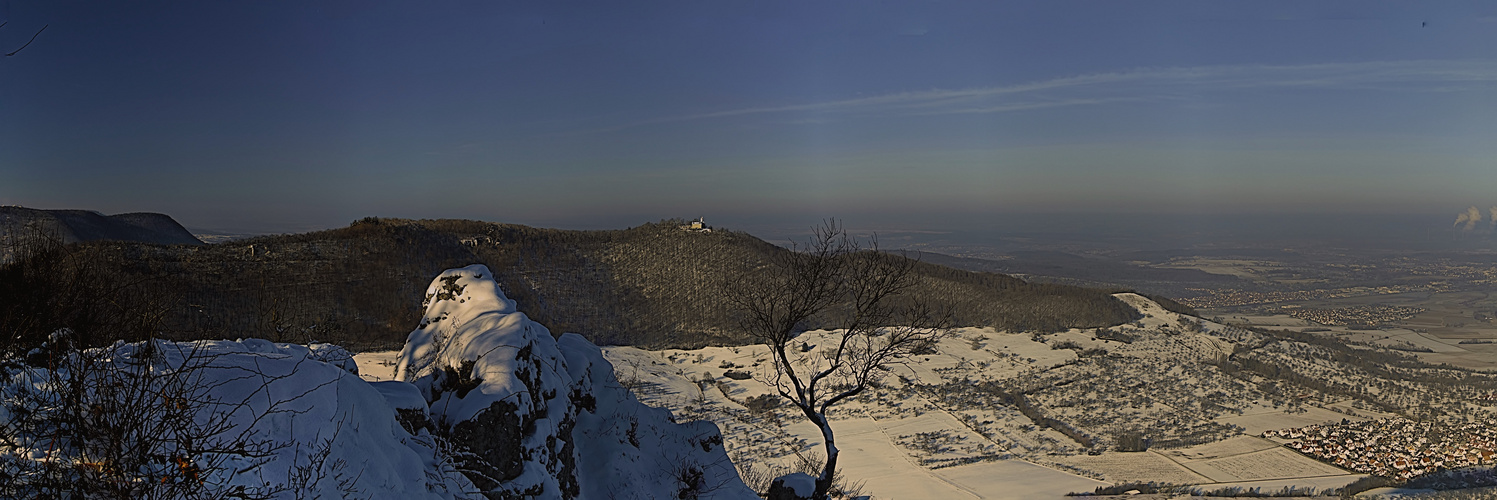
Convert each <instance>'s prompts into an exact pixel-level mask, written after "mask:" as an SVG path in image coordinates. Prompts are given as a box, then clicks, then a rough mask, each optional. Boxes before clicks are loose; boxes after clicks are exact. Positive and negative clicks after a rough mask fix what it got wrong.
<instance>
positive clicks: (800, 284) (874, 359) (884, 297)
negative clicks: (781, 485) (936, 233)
mask: <svg viewBox="0 0 1497 500" xmlns="http://www.w3.org/2000/svg"><path fill="white" fill-rule="evenodd" d="M915 264H916V261H915V260H913V259H910V258H907V257H905V256H903V255H890V254H887V253H881V252H879V251H878V240H877V238H872V239H870V240H869V242H868V247H867V248H864V247H863V246H862V244H861V243H860V242H859V241H858V240H857V239H855V238H853V237H850V236H848V234H847V231H846V230H845V229H843V228H842V227H841V226H840V225H839V224H838V223H837V221H835V220H828V221H827V222H826V223H824V224H823V225H822V226H820V227H817V228H815V231H814V234H813V236H812V237H811V238H810V240H809V241H808V242H807V243H806V244H805V245H804V246H801V245H800V244H796V245H795V246H794V247H793V248H792V249H791V251H790V252H782V253H780V254H779V255H778V261H777V262H774V263H773V264H772V265H770V266H767V267H765V268H763V269H760V270H759V272H760V273H761V274H762V275H761V276H756V277H752V278H749V277H745V279H742V280H739V281H737V282H735V283H734V284H731V285H730V286H729V288H730V290H732V293H731V294H730V297H731V298H730V300H731V302H732V304H733V305H734V306H735V308H736V309H737V311H738V313H739V314H740V322H739V325H740V328H742V330H743V331H744V332H745V333H746V334H748V335H749V336H751V337H752V338H754V339H755V340H757V341H758V342H760V343H763V344H764V345H765V346H767V347H769V350H770V352H771V357H772V358H773V360H774V363H773V368H774V374H773V380H772V381H771V384H772V385H773V386H774V387H775V388H776V389H777V390H778V392H779V394H780V396H781V397H783V398H785V399H786V400H789V401H790V403H791V404H793V405H795V407H796V408H798V409H799V410H800V412H801V413H802V414H804V415H805V416H806V419H807V420H809V421H810V422H811V423H813V424H816V426H817V427H818V428H820V429H821V436H822V439H823V441H824V442H825V446H826V461H825V463H824V464H822V465H823V466H822V468H821V473H820V476H819V477H818V478H817V479H816V491H815V494H814V498H818V499H820V498H826V497H827V492H828V491H829V490H830V489H831V487H832V483H833V479H834V476H835V473H836V469H837V455H838V449H837V445H836V440H835V438H834V436H833V434H832V427H831V423H830V422H829V421H828V420H827V411H828V410H829V409H831V408H832V407H833V406H836V405H837V404H838V403H841V402H843V401H846V400H847V399H848V398H852V397H854V396H857V395H858V394H860V393H862V392H863V391H864V390H866V389H867V388H868V387H869V385H870V384H872V383H874V382H877V380H878V379H879V377H880V375H881V373H882V372H883V369H884V368H886V366H887V365H888V364H890V363H893V362H896V361H897V360H899V359H901V358H904V357H906V356H909V355H911V354H914V353H917V352H921V351H924V350H928V349H931V348H932V347H934V344H935V342H936V341H937V340H939V339H940V338H941V337H942V336H944V335H946V334H947V332H948V331H949V329H948V328H947V325H946V323H947V320H946V318H947V317H948V315H946V314H938V313H937V312H936V311H933V310H931V309H930V308H929V307H928V306H927V305H926V304H925V303H924V302H923V301H921V300H918V298H912V297H906V296H904V293H905V292H907V291H909V290H910V288H911V287H913V286H914V285H915V283H916V276H915V274H914V272H913V271H914V268H915ZM812 321H818V322H819V323H820V324H822V325H826V326H831V327H833V328H836V329H837V330H836V333H835V334H834V335H833V338H834V339H835V343H836V345H830V346H822V347H821V349H819V350H815V349H811V348H810V346H808V345H805V343H804V342H803V343H802V344H801V345H800V346H799V348H795V347H793V346H792V342H793V341H794V340H795V339H796V337H797V336H799V335H800V334H801V333H802V332H804V331H805V330H806V329H807V328H808V326H809V325H810V323H811V322H812ZM813 351H814V352H813Z"/></svg>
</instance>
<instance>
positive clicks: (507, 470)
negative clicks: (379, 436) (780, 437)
mask: <svg viewBox="0 0 1497 500" xmlns="http://www.w3.org/2000/svg"><path fill="white" fill-rule="evenodd" d="M425 305H426V314H425V316H424V318H423V319H422V320H421V327H420V328H418V329H417V330H416V331H414V332H411V335H410V337H409V338H408V339H407V341H406V345H405V349H404V350H402V351H401V353H400V356H399V358H398V364H397V367H396V378H397V379H399V380H404V381H408V382H410V383H412V384H414V385H415V386H416V388H417V389H419V390H420V392H421V394H422V396H423V397H424V398H425V400H426V401H427V402H428V403H429V409H430V416H431V419H432V424H433V425H434V426H435V427H436V428H437V429H440V430H441V431H443V432H445V433H449V434H450V435H451V436H452V440H453V442H454V443H455V444H456V445H457V446H459V447H462V448H463V449H464V451H465V453H463V454H462V455H460V460H459V463H460V467H461V468H462V469H463V472H464V473H465V474H467V475H468V477H469V478H471V479H472V480H473V482H474V483H475V484H476V485H477V486H478V487H479V488H481V489H482V490H484V491H485V492H488V493H489V494H491V495H498V496H506V495H525V496H533V497H536V498H745V499H748V498H757V497H756V496H755V495H754V494H753V492H752V491H750V490H749V489H748V488H747V487H746V486H744V485H743V483H742V481H741V480H739V478H738V474H737V472H736V471H735V470H734V468H733V465H732V463H731V462H729V460H728V457H727V454H726V452H725V451H724V450H723V446H722V436H721V434H719V432H718V429H717V427H716V426H715V425H713V424H712V423H709V422H690V423H685V424H677V423H675V422H674V419H673V418H672V417H671V415H670V412H669V411H667V410H662V409H655V408H650V407H647V406H645V405H643V404H641V403H639V402H638V401H637V400H635V399H634V396H633V395H632V394H630V393H629V391H627V390H625V389H624V388H623V387H622V386H620V385H619V383H618V381H617V380H616V379H615V378H614V375H613V366H612V365H611V364H609V363H608V361H606V360H605V359H604V358H603V356H602V353H601V351H600V350H599V349H598V347H597V346H595V345H592V344H591V343H589V342H588V341H587V340H585V339H583V338H582V337H581V336H578V335H576V334H566V335H563V336H562V337H561V338H560V339H554V338H553V337H552V336H551V333H550V332H549V331H548V330H547V329H546V328H545V327H543V326H541V325H540V324H538V323H536V322H534V321H531V320H530V319H529V318H527V317H526V316H525V315H524V314H523V313H520V312H519V311H517V310H516V307H515V303H514V301H511V300H509V299H508V298H506V297H505V296H504V293H503V292H501V291H500V290H499V286H498V284H497V283H495V282H494V280H493V274H492V273H490V272H489V270H488V268H486V267H484V266H482V265H474V266H469V267H466V268H462V269H453V270H448V271H446V272H444V273H442V274H441V275H440V276H438V277H437V279H435V280H433V281H432V284H431V286H430V287H429V288H428V289H427V293H426V304H425Z"/></svg>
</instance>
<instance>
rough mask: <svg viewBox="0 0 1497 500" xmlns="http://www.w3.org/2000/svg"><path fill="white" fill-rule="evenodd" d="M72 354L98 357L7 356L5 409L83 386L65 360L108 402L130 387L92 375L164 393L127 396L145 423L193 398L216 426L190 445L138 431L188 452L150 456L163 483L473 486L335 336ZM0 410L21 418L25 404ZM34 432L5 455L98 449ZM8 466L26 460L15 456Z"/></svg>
mask: <svg viewBox="0 0 1497 500" xmlns="http://www.w3.org/2000/svg"><path fill="white" fill-rule="evenodd" d="M71 356H72V357H71V358H69V359H75V360H76V359H84V358H86V359H89V360H92V361H88V362H73V363H59V366H58V367H56V368H55V369H49V368H43V367H31V366H26V365H22V364H16V363H8V364H5V365H4V366H5V369H4V373H3V375H4V377H3V378H0V397H3V399H4V402H5V403H6V404H5V405H3V406H4V407H5V408H6V411H7V412H9V411H10V409H13V408H20V407H21V406H23V405H24V401H25V400H26V399H25V398H30V397H36V396H37V395H38V391H52V393H51V394H55V395H48V394H45V393H44V394H41V395H40V396H41V398H43V400H51V401H66V400H65V399H60V398H65V397H67V396H66V395H65V394H63V391H67V390H70V389H69V387H76V386H77V385H79V383H73V382H68V381H69V380H78V379H74V378H70V377H69V373H68V370H74V371H76V372H78V373H87V375H86V376H84V378H82V379H81V380H83V381H84V382H82V385H85V386H88V389H87V390H88V391H90V392H89V393H88V396H87V397H89V398H92V399H90V400H92V401H103V402H105V403H102V404H106V405H107V402H108V401H114V402H120V401H126V402H128V401H130V400H129V399H122V398H123V397H126V396H129V394H130V393H128V392H120V391H119V390H114V392H111V388H109V387H99V386H98V384H97V383H95V382H93V381H113V382H112V383H111V385H119V383H120V382H123V383H124V384H125V385H126V389H129V387H131V386H130V384H131V381H139V382H136V383H138V384H141V385H139V387H145V388H147V389H148V390H149V391H151V393H159V394H161V395H160V398H163V399H162V400H161V401H160V402H159V404H158V403H157V402H156V401H155V400H154V399H153V400H141V401H142V403H140V404H139V405H138V406H127V407H124V410H125V411H135V412H142V413H146V414H150V415H152V417H151V418H147V419H146V420H147V422H145V423H146V424H152V423H159V422H158V421H159V419H158V418H157V416H158V414H159V416H160V417H161V418H172V417H171V415H172V413H171V412H170V409H171V407H173V406H177V407H178V408H189V407H188V406H178V405H188V404H197V405H199V406H196V407H191V408H193V410H192V411H193V412H195V413H194V414H193V416H189V417H188V418H192V419H195V421H196V422H198V425H200V426H205V427H202V428H206V429H217V430H216V431H211V432H210V431H197V432H198V434H192V435H195V436H196V438H195V439H194V440H192V441H189V442H192V443H194V444H189V445H187V446H189V448H185V449H184V448H178V447H177V446H178V444H177V443H178V442H179V441H180V440H181V439H182V438H183V436H182V435H173V434H172V432H177V431H173V430H171V429H172V428H170V427H169V428H166V429H165V430H161V431H156V432H159V434H150V433H149V431H147V432H146V433H142V434H138V436H140V437H137V438H132V439H137V440H140V441H138V442H148V443H154V444H151V445H150V446H153V447H154V448H151V449H152V450H155V451H154V452H155V453H161V454H168V453H169V454H172V455H175V456H184V455H183V454H186V455H185V456H188V457H190V462H182V461H180V459H176V460H179V461H177V462H176V463H169V462H159V461H153V462H149V463H147V464H145V465H144V466H142V467H144V468H142V469H140V471H139V472H138V474H141V475H142V476H140V477H141V478H150V477H157V476H160V477H162V478H163V479H161V480H160V481H159V482H161V483H166V481H167V479H169V478H172V477H177V476H173V475H172V474H173V473H174V472H183V471H186V472H185V474H186V475H188V476H190V477H191V478H196V479H198V481H199V482H200V484H202V485H203V488H204V489H206V490H208V491H209V492H214V491H216V492H218V493H219V494H229V493H230V492H233V491H235V489H236V488H247V489H246V490H240V492H241V493H244V492H249V493H268V494H269V496H270V497H271V498H309V497H344V496H357V497H360V498H391V499H395V498H433V499H435V498H457V497H466V496H467V495H468V494H469V493H471V492H472V491H473V490H474V488H473V486H472V484H471V483H470V482H469V481H468V480H467V479H466V478H465V477H464V476H463V475H461V474H460V473H458V472H457V471H456V470H455V469H453V468H452V467H450V466H449V465H446V464H445V462H444V460H443V458H442V456H443V454H442V453H441V452H440V451H439V450H438V445H437V442H436V441H435V440H434V438H433V437H432V436H431V435H429V434H425V433H422V435H419V436H417V435H412V434H411V433H410V432H408V431H406V430H405V429H403V428H402V426H400V425H399V424H397V421H396V418H395V410H394V409H393V408H392V407H391V405H390V404H389V403H388V402H387V400H388V399H389V398H387V397H386V396H384V395H382V394H381V391H379V390H376V389H375V388H374V387H373V386H371V385H370V384H368V383H367V382H365V381H363V380H362V379H360V378H359V377H358V376H357V375H356V374H354V373H353V371H355V370H356V368H354V365H353V361H352V358H351V356H350V355H349V354H348V352H347V351H344V350H343V349H342V348H339V347H336V346H330V345H313V346H310V347H308V346H301V345H295V344H278V343H272V342H269V341H264V340H257V339H252V340H243V341H234V342H231V341H197V342H166V341H147V342H138V343H131V344H126V343H116V344H115V345H114V346H112V347H108V348H101V349H91V350H88V351H83V352H82V353H78V352H74V353H73V354H71ZM80 356H82V357H84V358H80ZM174 388H175V389H174ZM173 391H182V392H173ZM95 407H96V408H103V407H108V406H95ZM54 408H55V407H54ZM163 408H166V409H165V410H163ZM49 411H54V412H58V411H66V410H65V409H52V410H49ZM121 416H123V415H114V416H106V417H105V418H108V419H110V420H111V421H127V420H122V419H121V418H117V417H121ZM0 417H6V418H5V421H6V422H10V423H11V424H14V423H15V422H16V420H14V418H17V417H18V415H15V414H10V415H0ZM59 429H61V428H59ZM189 432H190V431H189ZM34 434H39V435H25V434H24V433H22V434H21V435H17V436H13V437H16V438H17V439H16V440H15V441H11V442H10V444H12V445H19V446H15V447H13V448H11V449H8V450H7V449H3V448H5V447H4V446H0V464H4V463H5V462H6V459H7V458H6V457H7V456H8V457H9V459H10V460H14V459H15V458H16V457H18V456H26V452H27V450H25V448H30V449H31V450H32V451H33V453H31V454H30V456H31V458H32V459H33V460H38V461H44V460H47V459H48V457H47V455H46V453H43V454H36V453H34V452H35V451H36V450H53V451H52V452H50V453H53V455H52V456H51V459H53V460H56V459H63V460H77V461H82V462H85V465H86V462H88V461H90V460H95V459H90V458H87V455H86V452H83V451H79V449H76V448H73V449H71V450H70V449H69V448H70V444H69V443H71V441H66V440H65V441H63V442H61V443H57V442H51V441H49V439H50V436H49V435H48V433H47V432H37V433H34ZM74 439H77V438H76V437H75V438H74ZM183 450H187V451H183ZM193 450H197V451H193ZM245 450H248V451H247V452H246V451H245ZM9 466H13V467H15V468H16V470H23V469H26V468H27V467H28V465H27V464H25V463H20V462H11V463H10V464H9ZM189 469H190V470H189ZM198 471H202V476H201V477H200V476H199V472H198ZM155 482H156V481H151V480H146V481H145V483H143V484H154V483H155ZM142 487H143V488H144V487H145V486H142ZM137 493H142V494H143V492H137ZM236 494H237V493H236ZM208 496H215V495H214V494H210V495H208Z"/></svg>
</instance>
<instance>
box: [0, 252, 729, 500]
mask: <svg viewBox="0 0 1497 500" xmlns="http://www.w3.org/2000/svg"><path fill="white" fill-rule="evenodd" d="M425 305H426V314H425V316H424V318H423V320H422V323H421V325H420V326H419V327H418V328H417V329H416V330H415V331H413V332H411V334H410V336H409V340H408V342H407V344H406V346H405V348H404V349H403V350H402V351H401V352H400V353H399V354H395V355H392V354H389V353H385V354H382V355H375V356H372V357H363V359H360V358H356V357H354V356H352V355H350V354H349V353H348V352H347V351H345V350H343V349H342V348H339V347H336V346H331V345H325V344H314V345H311V346H302V345H296V344H282V343H274V342H269V341H265V340H260V339H246V340H240V341H232V342H231V341H200V342H182V343H176V342H165V341H153V342H151V343H149V344H147V343H136V344H124V343H119V344H116V345H115V346H112V347H110V348H106V349H103V350H95V351H89V353H91V354H94V355H97V356H98V357H100V358H102V359H105V360H106V361H107V363H108V366H109V369H110V370H120V371H121V372H123V371H124V370H136V371H140V370H145V373H152V374H172V373H179V374H187V375H188V376H190V377H191V380H190V383H189V384H188V385H187V387H190V388H193V389H192V390H199V391H201V392H202V394H201V395H202V396H204V397H205V398H207V399H209V403H208V404H207V405H206V406H205V407H204V408H203V409H201V410H200V411H199V412H198V413H197V414H195V415H193V416H192V418H195V419H196V420H197V421H198V422H200V423H205V424H207V423H213V422H223V423H224V424H225V428H224V429H223V430H222V431H221V432H220V433H219V434H218V435H220V436H225V438H224V439H227V441H225V442H224V446H223V447H222V449H225V450H228V451H227V452H222V453H216V454H213V455H212V456H197V457H194V458H195V459H196V460H198V461H199V462H201V463H205V464H206V463H208V462H212V461H215V460H217V462H214V463H215V464H218V465H221V466H222V467H217V468H212V467H210V468H206V469H205V470H208V471H209V472H208V474H209V475H208V476H207V477H205V478H204V479H205V480H204V482H203V483H204V485H205V486H206V487H207V488H208V489H209V490H211V491H216V492H219V493H223V492H229V493H231V494H237V493H233V492H232V491H230V490H229V489H230V488H235V487H240V486H243V487H247V488H250V489H251V492H253V490H254V489H255V488H269V489H272V490H276V491H274V492H273V494H272V495H271V498H306V497H324V498H338V497H357V498H391V499H395V498H400V499H404V498H415V499H422V498H430V499H442V498H479V497H482V496H485V495H484V494H490V496H499V497H508V496H517V497H518V496H523V497H525V498H536V499H568V498H619V499H623V498H638V499H655V498H698V499H744V500H750V499H757V498H758V496H757V495H756V494H754V492H753V491H751V490H749V489H748V487H747V486H745V485H744V484H743V482H742V481H741V480H740V479H739V476H738V473H737V470H736V469H735V468H734V467H733V464H732V463H731V462H730V461H729V459H728V456H727V452H726V451H725V449H724V446H723V439H722V435H721V433H720V432H719V430H718V427H717V426H716V425H714V424H712V423H711V422H705V421H697V422H687V423H676V421H675V418H674V417H673V415H672V414H671V412H670V411H669V410H665V409H661V408H651V407H649V406H646V405H644V404H642V403H640V402H639V401H638V400H637V399H635V396H634V395H633V394H632V393H631V392H630V391H629V390H628V389H625V388H624V387H623V386H622V385H621V384H620V383H619V381H618V379H617V378H615V376H614V367H613V365H612V364H610V363H609V362H608V361H607V360H606V359H604V357H603V355H602V351H601V350H600V349H599V348H598V347H597V346H595V345H593V344H591V343H589V342H588V341H587V340H586V339H584V338H583V337H582V336H579V335H576V334H566V335H562V336H561V337H560V338H559V339H558V338H554V337H553V336H552V334H551V332H550V331H548V330H547V329H546V328H545V327H542V326H541V325H539V324H537V323H535V322H534V321H531V320H530V319H529V318H527V317H526V316H525V315H524V314H523V313H520V312H519V311H517V310H516V307H515V302H514V301H511V300H509V299H508V298H506V297H505V296H504V294H503V292H502V291H500V289H499V286H498V285H497V284H496V283H495V282H494V281H493V279H492V275H491V274H490V273H489V271H488V269H487V268H485V267H483V266H470V267H466V268H462V269H453V270H449V271H446V272H444V273H442V274H441V275H440V276H438V277H437V279H435V280H434V281H433V282H432V285H431V286H430V287H429V289H428V294H427V303H426V304H425ZM58 338H61V337H60V336H59V337H58ZM0 361H3V360H0ZM142 366H144V367H145V368H141V367H142ZM391 367H393V368H394V369H393V370H390V368H391ZM132 373H133V372H132ZM361 373H362V374H363V375H362V377H361ZM57 375H58V373H57V372H55V371H50V370H47V369H44V368H34V367H27V366H24V365H21V364H18V363H15V362H6V363H0V401H3V402H5V403H6V404H5V405H0V422H10V421H12V419H13V418H15V416H14V414H12V413H9V411H10V410H9V409H8V408H10V406H9V404H10V402H11V401H13V400H17V398H21V397H22V396H21V395H23V394H27V395H29V394H42V395H43V397H44V399H45V398H50V399H48V401H52V400H56V399H57V397H59V396H56V395H52V396H48V394H60V393H61V391H62V390H64V389H65V388H64V387H61V386H58V385H57V384H56V383H55V382H56V381H57V380H58V377H57ZM64 375H65V374H64ZM363 377H367V378H368V379H370V380H366V379H365V378H363ZM391 379H394V380H391ZM48 391H51V392H48ZM27 397H29V396H27ZM167 403H168V404H169V403H170V402H169V401H168V402H167ZM397 410H399V411H397ZM409 410H418V411H420V412H421V414H422V415H425V416H426V417H428V419H429V420H428V421H422V420H421V419H420V418H417V417H419V416H421V415H412V414H410V413H409ZM496 422H497V423H509V425H510V426H509V427H503V426H495V425H490V424H494V423H496ZM475 424H476V425H475ZM433 430H435V431H436V432H435V433H433V432H432V431H433ZM448 431H452V432H453V433H452V434H446V433H447V432H448ZM457 431H463V432H466V433H467V434H463V435H460V434H458V433H457ZM413 432H414V434H413ZM53 435H55V434H54V433H51V432H36V433H33V434H29V435H17V436H14V437H15V439H14V440H13V441H11V442H8V443H7V444H5V445H0V474H8V473H10V472H13V471H14V470H19V469H17V467H24V466H26V464H39V463H40V462H41V461H47V460H54V459H61V460H75V461H76V462H75V463H77V464H78V466H80V467H83V466H85V464H84V463H82V460H83V459H81V458H79V457H78V456H77V455H66V454H65V453H66V449H69V447H68V446H66V443H55V442H52V441H50V440H51V439H54V438H53V437H52V436H53ZM437 435H450V436H451V439H450V440H444V439H441V438H439V437H438V436H437ZM463 436H466V437H467V439H464V438H463ZM505 437H513V438H515V439H514V441H504V438H505ZM165 441H170V440H165ZM11 443H14V444H15V446H11ZM238 443H249V444H250V445H252V447H253V445H256V444H264V445H265V447H264V448H258V449H257V450H260V451H266V453H265V454H263V455H259V456H254V454H241V453H237V452H235V451H234V449H233V446H235V445H237V444H238ZM485 443H487V446H486V447H485ZM496 443H497V444H498V445H496ZM199 444H200V445H201V444H202V443H199ZM210 444H211V443H210ZM49 450H52V451H49ZM57 450H64V451H57ZM496 457H497V458H496ZM506 457H508V459H513V460H515V461H516V462H517V463H516V464H514V465H517V467H508V466H507V464H499V463H496V462H494V461H495V460H499V459H503V458H506ZM38 466H39V465H38ZM470 466H471V467H470ZM484 466H487V467H488V468H487V469H484V468H483V467H484ZM156 467H157V469H158V472H160V471H164V472H165V473H169V472H170V471H172V470H174V469H173V468H174V467H175V465H172V464H169V463H165V462H163V463H162V464H159V465H157V466H156ZM460 469H461V471H460ZM510 472H514V474H513V475H510V474H509V473H510ZM469 474H472V475H469ZM475 478H477V479H475ZM480 479H482V482H480V481H479V480H480ZM146 484H153V483H152V482H147V483H146ZM261 491H264V490H263V489H262V490H261ZM506 495H508V496H506Z"/></svg>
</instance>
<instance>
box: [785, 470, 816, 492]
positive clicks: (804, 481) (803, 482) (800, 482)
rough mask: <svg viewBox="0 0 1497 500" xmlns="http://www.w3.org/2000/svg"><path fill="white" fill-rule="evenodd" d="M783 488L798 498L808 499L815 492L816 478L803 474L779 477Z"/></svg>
mask: <svg viewBox="0 0 1497 500" xmlns="http://www.w3.org/2000/svg"><path fill="white" fill-rule="evenodd" d="M780 481H782V482H781V484H782V485H784V486H785V488H787V489H789V490H790V491H792V492H794V493H795V496H798V497H810V496H811V494H812V493H815V492H816V478H814V477H811V475H810V474H806V473H804V472H797V473H794V474H786V475H784V476H781V477H780Z"/></svg>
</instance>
